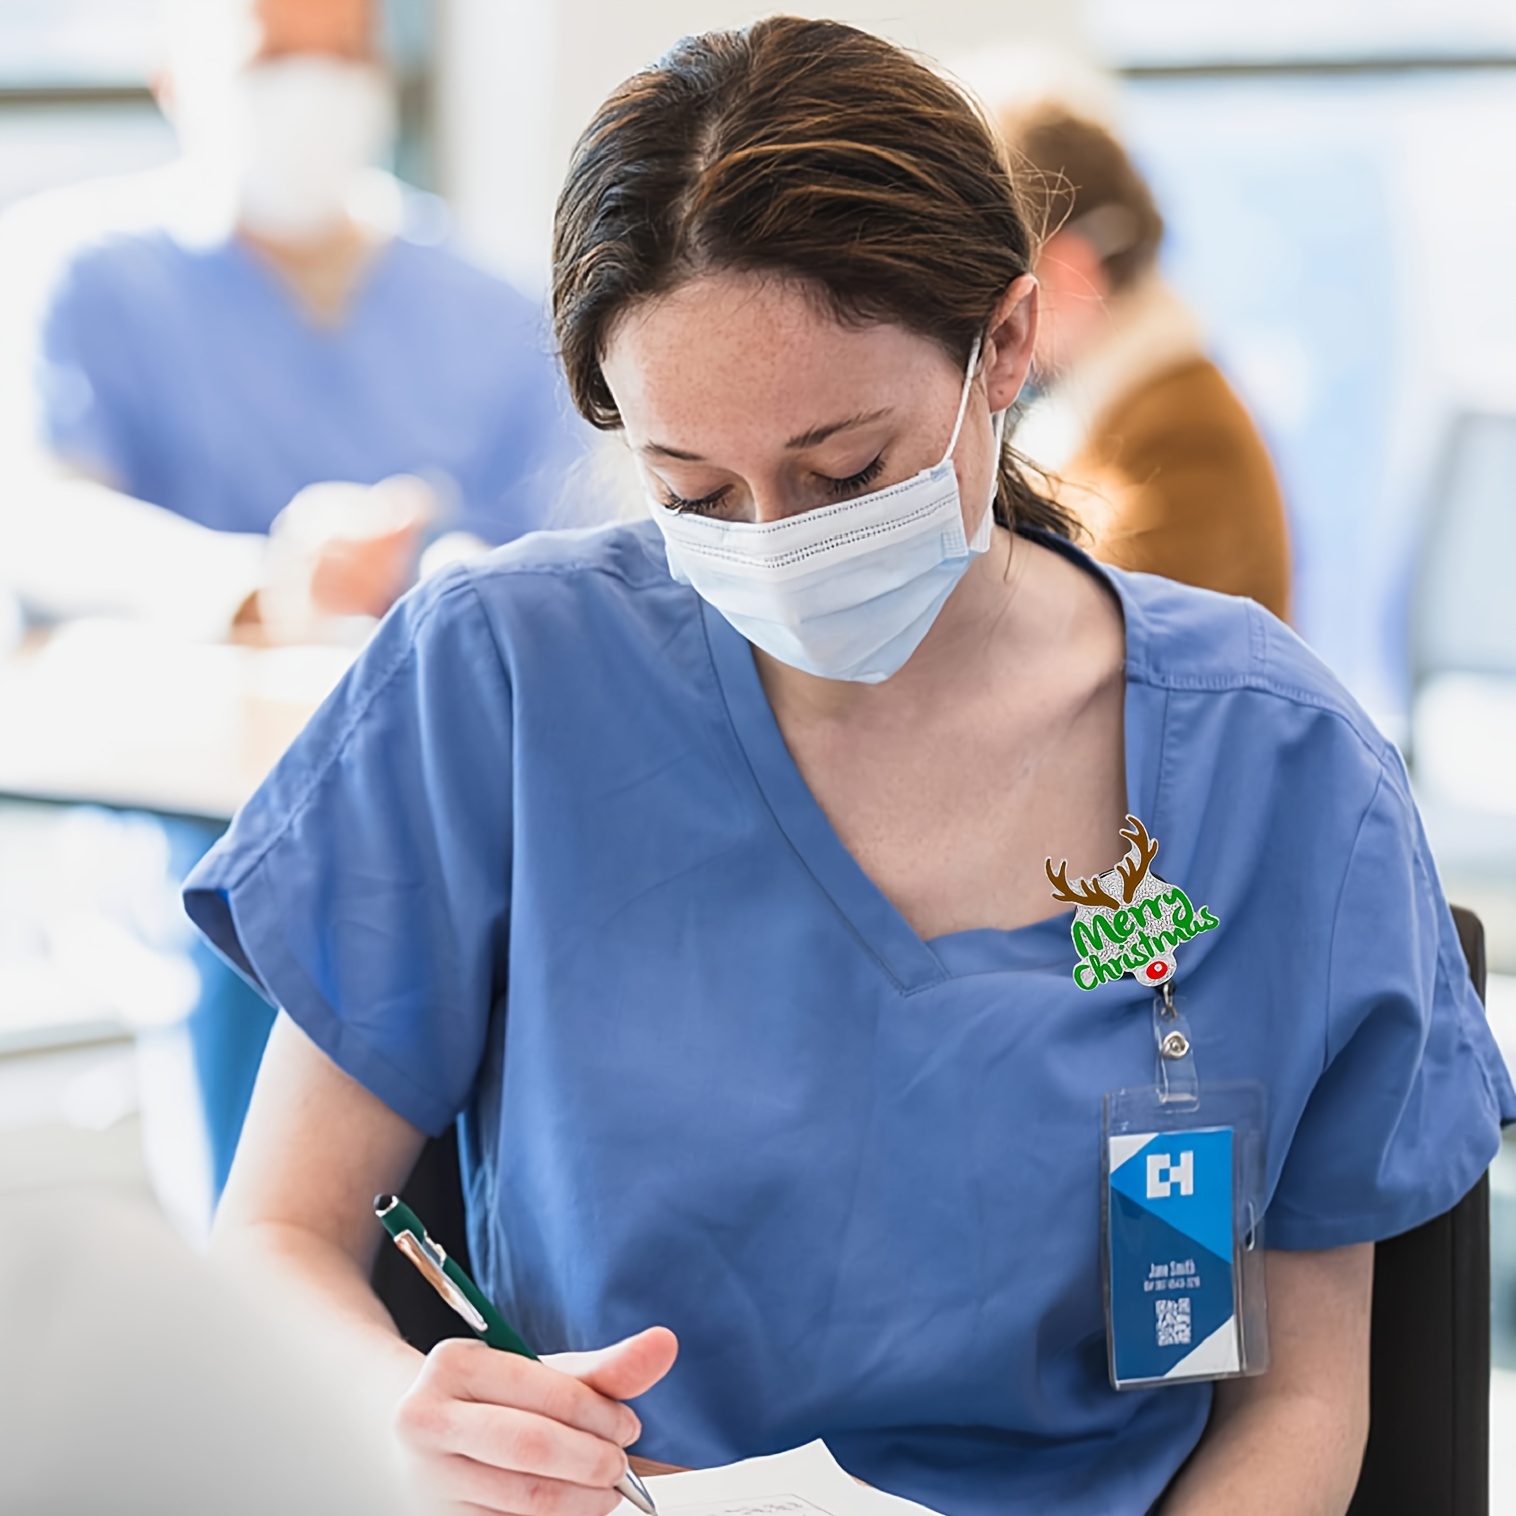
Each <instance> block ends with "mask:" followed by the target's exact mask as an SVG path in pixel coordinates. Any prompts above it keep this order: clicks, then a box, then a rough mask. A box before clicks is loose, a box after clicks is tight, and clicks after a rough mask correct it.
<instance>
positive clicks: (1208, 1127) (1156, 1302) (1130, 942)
mask: <svg viewBox="0 0 1516 1516" xmlns="http://www.w3.org/2000/svg"><path fill="white" fill-rule="evenodd" d="M1126 819H1127V825H1126V827H1125V828H1124V829H1123V830H1122V832H1121V836H1122V837H1123V838H1124V839H1125V840H1126V842H1127V843H1128V848H1127V852H1126V854H1125V856H1124V857H1123V858H1122V859H1121V860H1120V862H1119V863H1117V865H1116V866H1115V867H1114V868H1111V869H1108V870H1106V871H1105V872H1104V873H1101V874H1097V875H1094V876H1092V877H1090V878H1087V879H1076V880H1074V881H1073V882H1072V883H1071V882H1070V880H1069V875H1068V863H1067V861H1065V862H1064V863H1063V864H1062V865H1061V866H1060V867H1059V868H1057V869H1054V867H1053V860H1052V859H1051V858H1049V859H1048V861H1047V876H1048V881H1049V882H1050V883H1051V884H1052V886H1053V891H1054V898H1055V899H1056V900H1058V901H1060V902H1063V903H1065V904H1069V905H1072V906H1073V907H1074V921H1073V923H1072V926H1071V929H1070V930H1071V934H1072V937H1073V944H1074V951H1075V954H1076V956H1077V959H1078V961H1077V962H1076V963H1075V965H1074V970H1073V976H1074V983H1075V984H1077V985H1078V986H1079V988H1080V989H1081V990H1087V991H1095V990H1098V989H1100V988H1101V986H1103V985H1106V984H1112V983H1119V982H1120V981H1121V980H1122V979H1123V978H1125V977H1126V976H1127V975H1131V976H1132V978H1134V979H1136V980H1137V981H1138V983H1140V984H1146V985H1151V986H1152V988H1153V990H1154V998H1153V1040H1154V1043H1155V1044H1156V1053H1157V1075H1156V1078H1155V1080H1154V1082H1153V1083H1152V1084H1150V1085H1143V1086H1140V1087H1138V1088H1135V1089H1125V1090H1112V1091H1110V1092H1109V1093H1108V1094H1107V1095H1106V1097H1105V1101H1104V1119H1103V1141H1102V1160H1103V1161H1102V1170H1103V1187H1104V1204H1103V1206H1102V1208H1101V1220H1102V1236H1101V1255H1102V1275H1103V1283H1104V1287H1105V1326H1106V1349H1107V1355H1108V1358H1109V1365H1110V1374H1111V1383H1112V1384H1113V1385H1114V1386H1115V1387H1116V1388H1117V1389H1118V1390H1129V1389H1137V1388H1139V1387H1151V1386H1153V1385H1160V1384H1184V1383H1189V1382H1192V1381H1195V1380H1201V1379H1230V1378H1235V1377H1237V1376H1239V1375H1244V1374H1261V1373H1262V1372H1263V1371H1264V1370H1265V1369H1266V1368H1267V1367H1268V1355H1269V1347H1268V1317H1267V1312H1266V1302H1265V1299H1264V1277H1263V1199H1262V1197H1263V1184H1264V1135H1265V1131H1266V1127H1265V1115H1266V1097H1265V1094H1264V1089H1263V1086H1262V1085H1261V1084H1256V1083H1207V1084H1206V1085H1205V1086H1204V1087H1202V1086H1201V1084H1200V1079H1199V1075H1198V1073H1197V1071H1196V1068H1195V1053H1194V1048H1193V1038H1192V1037H1191V1035H1190V1028H1189V1024H1188V1023H1187V1022H1186V1020H1185V1018H1184V1014H1183V1012H1182V1011H1180V1009H1179V1007H1178V1005H1177V1004H1176V1003H1175V1000H1174V986H1173V979H1174V974H1175V971H1176V969H1177V957H1176V955H1177V951H1178V949H1179V948H1181V947H1183V946H1184V945H1185V944H1186V943H1189V942H1192V941H1194V940H1195V939H1196V938H1197V937H1200V936H1202V935H1203V934H1206V933H1209V932H1212V931H1214V930H1215V929H1216V928H1217V927H1218V926H1220V924H1221V923H1220V922H1219V921H1218V920H1217V919H1216V917H1215V915H1213V914H1212V912H1211V911H1210V909H1209V908H1208V907H1207V906H1204V905H1201V906H1199V907H1197V906H1196V905H1195V904H1194V903H1193V902H1192V901H1191V899H1190V897H1189V895H1188V894H1187V893H1186V892H1185V891H1184V890H1183V889H1181V888H1179V887H1178V886H1177V885H1173V884H1171V883H1170V882H1169V881H1168V880H1166V879H1164V878H1163V877H1162V876H1161V875H1159V874H1158V873H1157V872H1156V871H1155V870H1154V869H1153V863H1154V860H1155V859H1156V857H1157V854H1158V841H1157V839H1156V838H1155V837H1153V836H1152V835H1151V834H1150V833H1149V832H1148V830H1147V828H1146V827H1145V826H1144V825H1143V823H1142V822H1141V821H1140V820H1139V819H1138V818H1137V817H1136V816H1128V817H1127V818H1126Z"/></svg>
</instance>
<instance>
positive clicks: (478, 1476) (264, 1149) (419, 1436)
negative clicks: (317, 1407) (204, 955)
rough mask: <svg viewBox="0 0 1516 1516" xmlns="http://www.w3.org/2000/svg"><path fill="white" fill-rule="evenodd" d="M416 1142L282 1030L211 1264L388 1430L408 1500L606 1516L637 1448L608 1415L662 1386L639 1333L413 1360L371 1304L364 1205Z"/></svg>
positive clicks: (530, 1514)
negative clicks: (260, 1298) (564, 1347)
mask: <svg viewBox="0 0 1516 1516" xmlns="http://www.w3.org/2000/svg"><path fill="white" fill-rule="evenodd" d="M424 1140H425V1139H424V1137H423V1134H422V1133H420V1132H418V1131H417V1130H416V1128H415V1127H413V1126H411V1125H410V1124H409V1123H408V1122H406V1121H404V1120H402V1119H401V1118H400V1117H399V1116H397V1115H396V1114H395V1113H394V1112H393V1111H392V1110H390V1108H389V1107H388V1106H386V1105H385V1104H384V1103H383V1102H382V1101H381V1100H379V1099H378V1098H377V1097H375V1096H374V1095H371V1094H370V1093H369V1092H368V1091H367V1090H366V1089H364V1088H363V1086H362V1085H360V1084H358V1083H357V1082H356V1081H355V1080H353V1079H351V1078H349V1077H348V1075H346V1074H345V1073H343V1072H342V1070H341V1069H339V1068H338V1067H337V1066H336V1065H335V1064H334V1063H333V1062H332V1061H331V1060H330V1059H329V1058H328V1057H327V1056H326V1055H325V1054H324V1053H323V1052H321V1050H320V1049H319V1048H317V1047H316V1046H315V1044H314V1043H312V1042H311V1041H310V1040H309V1039H308V1038H307V1037H306V1036H305V1034H304V1033H303V1032H302V1031H301V1030H300V1029H299V1028H298V1027H297V1026H296V1025H295V1024H294V1023H293V1022H292V1021H291V1020H290V1019H289V1018H288V1017H287V1016H284V1015H282V1014H281V1015H280V1017H279V1019H278V1021H277V1022H276V1023H275V1026H274V1032H273V1035H272V1037H271V1038H270V1039H269V1045H268V1051H267V1052H266V1053H265V1055H264V1059H263V1066H262V1068H261V1069H260V1071H259V1074H258V1084H257V1088H256V1090H255V1091H254V1094H253V1102H252V1106H251V1108H250V1109H249V1111H248V1117H247V1123H246V1125H245V1127H244V1128H243V1133H242V1140H241V1143H240V1145H239V1147H238V1150H237V1159H236V1162H235V1164H234V1165H233V1168H232V1173H231V1178H230V1180H229V1181H228V1183H227V1187H226V1194H225V1196H224V1198H223V1200H222V1203H221V1210H220V1213H219V1215H218V1216H217V1219H216V1232H215V1240H214V1246H215V1250H216V1251H217V1252H218V1253H219V1254H221V1255H222V1256H223V1257H225V1258H227V1259H229V1260H230V1261H232V1262H234V1263H236V1264H237V1265H238V1266H239V1267H240V1268H242V1269H243V1270H244V1271H247V1272H251V1273H254V1274H256V1276H257V1277H258V1279H259V1280H260V1281H261V1282H262V1283H263V1284H264V1285H265V1286H267V1287H272V1288H276V1289H277V1290H278V1291H279V1293H280V1294H281V1295H283V1296H284V1297H285V1298H286V1299H287V1300H291V1301H293V1302H294V1303H295V1305H296V1307H297V1308H298V1309H300V1310H302V1311H303V1312H304V1314H305V1315H306V1317H307V1319H308V1322H309V1327H310V1330H311V1332H312V1334H313V1335H316V1334H319V1335H320V1337H322V1338H324V1339H325V1340H327V1341H328V1342H329V1343H330V1344H331V1346H332V1348H333V1350H334V1351H335V1352H336V1353H337V1354H339V1355H340V1357H341V1358H342V1359H343V1361H344V1362H345V1364H346V1365H347V1366H348V1368H349V1371H350V1379H351V1382H352V1384H353V1387H354V1395H355V1398H356V1397H357V1396H359V1395H365V1396H368V1397H369V1399H370V1403H371V1405H372V1407H373V1409H374V1410H375V1411H376V1412H377V1413H379V1414H381V1415H383V1416H384V1417H385V1418H386V1419H387V1420H388V1421H389V1422H390V1423H391V1424H393V1426H394V1428H395V1432H396V1435H397V1437H398V1440H399V1443H400V1445H401V1448H402V1450H403V1454H404V1459H403V1461H404V1462H405V1464H406V1466H407V1467H408V1469H409V1470H410V1473H411V1479H412V1483H413V1484H414V1486H415V1487H416V1488H417V1490H418V1491H419V1492H420V1493H421V1494H423V1495H424V1496H425V1497H426V1498H427V1499H428V1500H429V1502H431V1503H436V1502H439V1501H440V1502H441V1503H442V1504H441V1506H440V1509H444V1510H448V1511H460V1512H461V1511H481V1510H483V1511H505V1512H517V1513H522V1516H606V1513H608V1512H609V1511H611V1510H612V1508H613V1507H614V1506H615V1505H616V1504H617V1501H618V1499H619V1497H618V1496H617V1494H616V1492H615V1491H614V1489H612V1486H613V1485H614V1484H615V1482H616V1480H618V1479H619V1478H621V1476H622V1475H623V1474H624V1473H625V1472H626V1455H625V1454H624V1453H623V1451H622V1449H623V1448H625V1447H626V1446H627V1445H628V1444H630V1443H632V1442H634V1441H635V1440H636V1439H637V1437H638V1436H639V1435H640V1432H641V1426H640V1424H639V1422H638V1420H637V1417H636V1416H635V1415H634V1414H633V1412H631V1411H630V1410H628V1409H627V1408H626V1407H625V1406H624V1405H622V1404H621V1403H620V1402H621V1400H623V1399H626V1398H630V1397H632V1396H635V1395H639V1394H641V1393H642V1392H643V1391H644V1390H646V1389H648V1388H649V1387H650V1386H651V1385H653V1384H654V1383H656V1382H657V1381H658V1380H659V1379H661V1378H662V1377H663V1375H664V1374H665V1373H666V1372H667V1371H668V1368H669V1366H670V1365H671V1364H672V1362H673V1359H674V1353H675V1350H676V1349H675V1343H674V1339H673V1334H672V1333H670V1332H668V1331H666V1330H664V1329H663V1328H657V1327H655V1328H652V1329H651V1330H649V1331H646V1332H642V1333H640V1334H638V1335H637V1336H636V1337H631V1338H628V1339H627V1340H626V1341H625V1342H624V1343H619V1344H617V1345H615V1346H614V1347H611V1348H608V1349H606V1350H604V1351H603V1352H600V1353H593V1354H590V1353H586V1354H564V1355H561V1356H560V1357H558V1358H557V1359H555V1360H554V1361H553V1362H552V1364H551V1365H549V1364H548V1363H534V1362H532V1361H530V1360H528V1359H525V1358H520V1357H517V1356H515V1355H514V1354H511V1353H501V1352H497V1351H495V1350H494V1349H493V1348H487V1347H485V1346H484V1345H483V1344H482V1343H479V1342H472V1341H462V1340H455V1341H450V1342H444V1343H441V1344H439V1345H438V1346H437V1347H436V1348H434V1349H433V1350H432V1352H431V1353H430V1354H429V1355H427V1356H426V1357H425V1358H423V1357H422V1355H421V1354H420V1353H418V1352H417V1351H416V1350H415V1349H414V1348H412V1347H410V1346H409V1345H407V1344H406V1343H405V1342H404V1341H402V1340H401V1338H400V1336H399V1335H398V1334H397V1332H396V1331H395V1326H394V1323H393V1322H392V1321H391V1320H390V1318H389V1314H388V1313H387V1312H386V1311H385V1309H384V1307H383V1306H382V1305H381V1304H380V1303H379V1300H378V1298H377V1297H376V1296H375V1295H374V1293H373V1291H372V1289H371V1288H370V1287H369V1273H370V1270H371V1268H372V1266H373V1259H374V1251H375V1249H376V1248H377V1247H378V1245H379V1242H380V1239H381V1237H382V1235H383V1233H382V1229H381V1228H380V1227H379V1225H378V1223H377V1222H376V1221H375V1220H374V1214H373V1209H372V1197H373V1196H374V1194H375V1193H386V1192H391V1191H399V1190H400V1189H401V1188H402V1186H403V1185H404V1182H405V1179H406V1177H407V1176H408V1175H409V1173H410V1171H411V1168H412V1167H413V1166H414V1164H415V1161H416V1157H417V1155H418V1154H419V1153H420V1151H421V1146H422V1143H423V1142H424Z"/></svg>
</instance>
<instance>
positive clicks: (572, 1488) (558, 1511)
mask: <svg viewBox="0 0 1516 1516" xmlns="http://www.w3.org/2000/svg"><path fill="white" fill-rule="evenodd" d="M420 1463H421V1465H422V1467H421V1468H419V1469H418V1470H417V1472H418V1473H419V1474H421V1475H422V1476H423V1478H422V1482H423V1484H424V1487H425V1489H426V1491H427V1494H428V1497H429V1499H430V1500H431V1501H432V1502H433V1503H434V1505H437V1504H440V1506H441V1507H442V1509H444V1510H447V1511H458V1510H479V1511H491V1512H508V1513H512V1516H609V1513H610V1512H611V1511H613V1510H614V1509H615V1507H616V1505H617V1503H618V1502H619V1501H620V1499H621V1497H620V1496H619V1495H618V1494H616V1493H615V1492H614V1491H613V1490H589V1489H585V1488H584V1487H583V1486H581V1485H575V1484H568V1483H565V1482H563V1481H561V1480H557V1479H543V1478H541V1477H539V1476H537V1475H533V1474H523V1473H520V1472H518V1471H517V1470H514V1469H499V1468H492V1467H491V1466H490V1465H489V1464H485V1463H479V1462H476V1461H475V1460H474V1459H472V1458H464V1457H460V1456H458V1455H457V1454H444V1455H441V1456H429V1457H424V1458H423V1459H421V1460H420Z"/></svg>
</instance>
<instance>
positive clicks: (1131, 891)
mask: <svg viewBox="0 0 1516 1516" xmlns="http://www.w3.org/2000/svg"><path fill="white" fill-rule="evenodd" d="M1126 819H1127V827H1128V828H1130V830H1128V829H1126V828H1123V830H1122V831H1121V832H1120V833H1119V835H1120V836H1122V837H1125V838H1126V840H1127V841H1128V842H1130V843H1131V844H1132V847H1134V848H1136V849H1137V856H1136V857H1135V858H1134V857H1133V856H1132V854H1131V851H1130V850H1128V852H1127V855H1126V857H1125V858H1123V859H1122V860H1121V862H1120V863H1118V864H1117V865H1116V872H1117V873H1118V874H1119V875H1120V876H1121V895H1122V898H1121V900H1117V899H1116V898H1115V896H1113V895H1111V894H1110V893H1108V892H1107V890H1106V889H1105V887H1104V886H1103V885H1102V884H1101V882H1100V877H1099V875H1096V876H1095V877H1094V878H1093V879H1076V880H1075V881H1074V882H1073V884H1070V883H1069V864H1068V859H1066V858H1065V859H1064V861H1063V862H1062V863H1060V864H1059V865H1058V868H1057V870H1056V871H1055V870H1054V868H1053V860H1052V859H1051V858H1049V859H1048V861H1047V863H1046V864H1045V865H1044V867H1045V868H1046V869H1047V875H1048V883H1049V884H1051V885H1052V886H1053V898H1054V899H1055V900H1063V901H1066V902H1067V903H1068V904H1069V905H1104V906H1108V907H1109V908H1110V909H1111V910H1113V911H1119V910H1120V909H1121V907H1122V904H1123V903H1125V904H1127V905H1130V904H1131V903H1132V896H1133V895H1135V894H1136V893H1137V886H1138V885H1139V884H1141V883H1142V881H1143V880H1144V879H1146V878H1147V873H1148V869H1149V868H1151V867H1152V863H1153V859H1155V858H1156V857H1157V856H1158V844H1157V843H1156V842H1155V841H1154V840H1153V838H1152V837H1150V836H1149V835H1148V829H1147V828H1146V827H1145V826H1144V825H1143V824H1142V823H1141V822H1140V821H1139V820H1138V819H1137V818H1136V817H1135V816H1132V815H1128V816H1127V818H1126Z"/></svg>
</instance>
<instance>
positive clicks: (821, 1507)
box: [614, 1441, 936, 1516]
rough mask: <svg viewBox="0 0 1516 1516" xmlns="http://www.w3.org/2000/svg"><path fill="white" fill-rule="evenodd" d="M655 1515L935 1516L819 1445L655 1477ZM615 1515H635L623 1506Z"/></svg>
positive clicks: (652, 1486)
mask: <svg viewBox="0 0 1516 1516" xmlns="http://www.w3.org/2000/svg"><path fill="white" fill-rule="evenodd" d="M647 1487H648V1490H649V1492H650V1493H651V1495H652V1497H653V1500H654V1501H655V1502H656V1504H657V1506H658V1516H936V1513H934V1512H932V1511H929V1510H928V1509H927V1507H926V1506H922V1505H917V1504H916V1503H915V1502H914V1501H910V1500H903V1499H901V1497H900V1496H898V1495H888V1494H886V1493H885V1492H884V1491H883V1490H876V1489H872V1488H871V1487H869V1486H868V1485H862V1484H859V1483H858V1481H857V1480H855V1479H854V1478H853V1477H852V1475H850V1474H849V1473H848V1472H847V1471H846V1470H845V1469H843V1468H842V1467H841V1465H840V1464H838V1462H837V1460H836V1459H835V1458H833V1457H832V1454H831V1451H830V1449H828V1447H827V1445H826V1444H825V1443H824V1442H821V1441H816V1442H810V1443H807V1444H806V1445H805V1446H804V1447H800V1448H793V1449H791V1451H790V1452H788V1453H775V1454H772V1455H771V1456H769V1457H767V1458H748V1459H745V1460H744V1461H743V1462H742V1463H729V1464H727V1465H726V1466H725V1467H724V1468H719V1469H696V1470H692V1471H691V1472H690V1473H688V1474H657V1475H654V1476H653V1477H652V1478H650V1479H648V1481H647ZM614 1516H637V1513H636V1512H635V1511H634V1509H633V1507H632V1506H631V1505H630V1504H628V1503H627V1502H626V1501H622V1503H621V1505H620V1506H619V1507H618V1508H617V1510H616V1512H615V1513H614Z"/></svg>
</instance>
